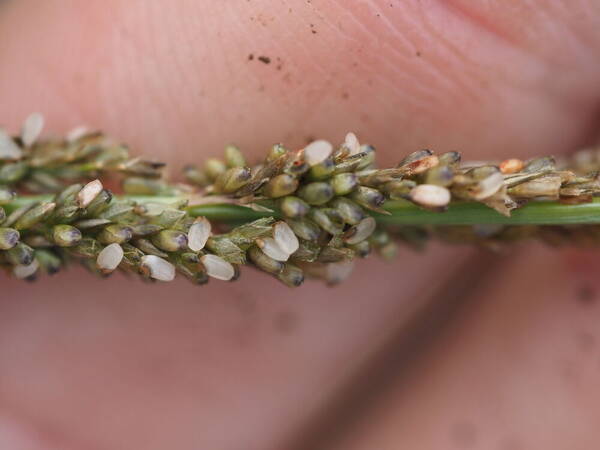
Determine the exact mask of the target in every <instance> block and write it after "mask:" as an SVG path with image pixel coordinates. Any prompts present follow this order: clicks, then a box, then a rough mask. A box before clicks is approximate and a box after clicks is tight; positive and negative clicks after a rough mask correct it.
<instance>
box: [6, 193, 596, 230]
mask: <svg viewBox="0 0 600 450" xmlns="http://www.w3.org/2000/svg"><path fill="white" fill-rule="evenodd" d="M119 198H121V199H129V200H133V201H136V202H139V203H143V202H160V203H175V202H177V201H178V200H181V198H180V197H175V196H173V197H169V196H120V197H119ZM51 199H52V196H51V195H36V196H20V197H18V198H16V199H15V200H14V201H13V202H11V203H10V204H8V205H5V209H6V210H7V211H8V212H10V211H12V210H14V209H16V208H19V207H21V206H24V205H26V204H28V203H31V202H39V201H49V200H51ZM385 209H386V210H387V211H388V212H390V215H384V214H378V213H373V216H375V218H376V219H377V221H378V222H379V223H381V224H384V225H476V224H505V225H577V224H580V225H585V224H600V198H595V199H594V200H593V201H592V202H591V203H581V204H579V205H564V204H561V203H556V202H546V201H532V202H529V203H528V204H526V205H525V206H523V207H521V208H519V209H517V210H515V211H513V212H512V215H511V217H505V216H503V215H501V214H499V213H498V212H496V211H494V210H493V209H491V208H489V207H487V206H485V205H482V204H480V203H474V202H473V203H471V202H464V203H455V204H452V205H451V206H450V207H449V208H448V210H447V211H446V212H443V213H438V212H431V211H426V210H423V209H421V208H419V207H417V206H415V205H413V204H412V203H410V202H407V201H402V200H398V201H388V202H387V203H386V204H385ZM188 212H189V213H190V214H191V215H192V216H205V217H206V218H208V219H211V220H216V221H223V222H244V221H249V220H255V219H258V218H261V217H268V216H278V215H279V214H278V212H277V211H274V212H273V213H270V212H263V211H254V210H252V209H250V208H247V207H244V206H238V205H232V204H216V203H215V204H204V205H195V206H190V207H188Z"/></svg>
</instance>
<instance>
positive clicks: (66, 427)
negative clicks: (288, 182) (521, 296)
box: [0, 0, 598, 450]
mask: <svg viewBox="0 0 600 450" xmlns="http://www.w3.org/2000/svg"><path fill="white" fill-rule="evenodd" d="M441 3H442V2H426V1H424V2H416V1H415V2H394V1H392V2H383V1H369V2H360V3H357V4H353V5H352V7H348V3H347V2H342V1H332V2H322V4H321V3H319V4H317V2H315V1H313V2H306V3H305V2H277V3H274V2H270V1H266V0H263V1H251V2H246V1H240V0H236V1H231V2H229V1H228V2H222V4H219V7H215V5H214V3H211V2H192V1H189V2H185V1H176V2H170V3H169V4H170V7H169V8H166V7H165V6H164V2H158V1H140V0H127V1H125V0H120V1H117V0H109V1H87V2H80V1H74V0H71V1H59V0H48V1H45V2H36V1H33V0H22V1H20V2H8V3H6V4H5V5H4V6H3V8H4V9H3V10H0V42H3V43H5V44H3V45H2V46H0V61H2V62H3V67H8V68H9V70H3V71H1V72H0V96H1V98H2V99H3V101H2V102H0V117H2V118H3V120H5V123H6V125H7V126H8V127H9V128H10V129H13V130H14V129H16V127H18V124H19V123H20V121H21V120H22V118H23V117H25V116H26V115H27V114H28V113H29V112H31V111H34V110H40V111H41V112H43V113H45V114H46V115H47V117H48V119H49V124H48V127H49V129H51V130H55V131H57V132H61V131H65V130H67V129H69V128H70V127H72V126H75V125H79V124H81V123H86V124H90V125H92V126H98V127H101V128H102V129H104V130H106V131H107V132H109V133H110V134H111V135H114V136H117V137H118V138H120V139H123V140H124V141H126V142H129V143H131V144H132V146H133V148H134V149H135V151H136V152H138V153H144V154H147V155H151V156H156V157H159V158H163V159H165V160H167V161H169V162H172V163H174V164H175V166H177V165H182V164H184V163H187V162H193V161H200V160H202V159H204V158H205V157H206V156H208V155H216V154H219V152H220V149H221V148H222V146H223V145H224V144H226V143H228V142H230V141H234V142H237V143H238V144H240V145H241V146H242V148H244V149H248V151H249V152H250V154H251V155H254V156H255V157H258V156H259V155H261V154H262V153H263V152H264V149H265V148H267V146H269V145H271V144H272V143H273V142H277V141H283V142H286V143H287V144H289V145H290V146H291V147H298V146H301V145H303V144H304V143H305V142H306V140H308V139H311V138H313V137H324V138H328V139H331V140H332V141H335V142H337V141H339V140H340V139H341V138H342V137H343V135H344V133H345V132H346V131H348V130H349V129H351V130H354V131H356V132H357V133H358V135H359V137H361V139H362V140H363V141H365V142H371V143H373V144H375V145H376V146H377V147H378V149H380V153H381V154H382V160H383V162H384V163H392V162H393V161H395V160H397V159H398V158H399V157H400V156H401V155H402V154H403V153H406V152H409V151H413V150H416V149H417V148H420V147H431V148H432V149H433V150H436V151H439V152H443V151H446V150H455V149H459V150H463V151H464V152H465V153H466V154H467V156H469V157H471V158H474V157H476V158H486V157H490V156H494V157H503V156H514V155H517V156H523V155H531V154H537V153H553V152H560V151H564V150H568V149H570V148H572V147H574V146H576V145H578V144H580V143H583V142H584V141H586V138H587V136H588V134H589V133H590V130H591V128H592V125H593V121H594V117H593V113H594V111H595V108H596V107H597V98H596V97H595V95H596V94H594V95H589V92H590V91H594V89H593V88H595V85H594V82H595V80H596V79H597V73H598V72H597V70H598V69H597V66H596V63H595V62H594V61H593V60H592V58H581V57H579V56H577V58H575V57H572V56H571V52H568V51H566V50H565V49H562V48H557V47H556V44H555V43H553V42H552V41H549V42H550V44H548V48H550V49H551V50H547V49H546V48H544V52H545V53H544V52H541V53H540V51H538V50H537V49H529V48H522V47H519V46H515V45H514V44H513V43H510V42H506V40H503V39H500V38H499V37H498V34H497V33H496V32H492V31H490V30H486V29H485V27H484V28H483V29H482V27H480V26H479V25H478V23H477V21H474V20H473V19H472V18H470V17H468V16H466V17H465V15H464V14H458V13H457V12H456V11H452V10H450V9H449V8H447V7H446V6H443V5H442V4H441ZM510 20H512V19H510V18H507V19H505V21H507V22H510ZM591 25H593V24H587V23H585V24H584V25H582V26H581V28H586V27H590V26H591ZM520 39H521V37H519V36H516V37H515V38H514V42H519V40H520ZM541 41H544V39H541ZM540 45H541V44H540ZM578 48H580V49H581V52H586V51H587V52H588V54H591V53H593V49H594V48H595V47H594V46H593V45H587V46H584V45H581V46H580V47H578ZM552 49H555V50H556V52H558V53H560V54H561V55H564V56H562V57H561V60H560V65H556V64H555V63H548V62H547V61H546V59H545V58H546V56H545V55H546V54H547V53H549V52H550V53H552ZM590 49H591V50H590ZM250 54H252V55H253V56H254V57H253V58H252V59H249V55H250ZM578 55H579V54H578ZM259 56H267V57H269V58H270V63H268V64H267V63H265V62H262V61H261V60H259V59H258V58H259ZM559 69H560V70H559ZM466 257H467V255H466V254H465V253H456V252H455V251H453V250H448V251H440V250H435V249H433V250H432V252H431V253H430V254H428V256H415V255H414V254H413V253H410V252H408V251H406V252H403V253H402V254H401V255H400V258H399V262H398V263H396V264H395V265H393V266H386V265H384V264H382V263H380V262H371V263H369V264H363V265H362V266H361V271H360V273H359V276H358V277H357V278H356V279H355V280H353V281H351V282H350V283H348V284H347V285H346V286H343V287H341V288H339V289H336V290H331V289H327V288H325V287H322V286H318V285H310V286H308V287H306V288H303V289H302V290H298V291H289V290H285V289H283V288H281V287H276V285H275V284H274V283H273V282H271V280H270V279H267V281H265V278H264V276H259V275H258V274H257V275H253V274H251V273H248V274H246V273H245V274H244V280H243V281H240V282H239V284H232V285H229V284H227V285H223V284H218V283H213V284H212V285H211V286H210V287H208V288H200V289H198V288H195V287H192V286H189V285H187V284H185V283H183V282H181V283H180V282H178V283H176V284H174V285H169V286H141V285H139V284H138V283H135V282H132V281H126V282H119V281H115V282H114V283H113V281H112V280H111V281H110V282H104V281H103V282H99V281H92V280H90V279H89V278H87V277H85V276H84V275H83V274H81V273H78V272H75V273H74V274H72V275H60V278H55V279H52V280H46V281H44V282H43V284H42V283H40V284H38V285H34V286H23V285H22V284H17V283H15V282H13V281H10V282H6V281H3V286H2V291H3V292H2V301H1V302H0V305H1V306H0V307H1V308H2V314H1V315H0V316H1V317H2V319H1V320H2V322H3V323H2V326H1V327H0V329H1V330H2V331H1V333H2V339H0V342H1V344H0V352H2V354H3V355H2V357H3V359H2V360H3V361H5V363H4V364H5V365H6V367H7V369H6V370H4V371H3V374H2V375H0V376H2V379H1V382H0V393H1V396H0V398H1V399H2V402H3V406H4V408H5V409H7V410H9V411H10V413H11V414H12V415H14V416H17V417H19V418H20V419H21V420H23V421H25V422H27V423H31V424H32V426H33V427H34V428H41V429H48V430H50V433H49V435H51V436H53V438H52V439H54V441H53V444H52V445H54V446H55V447H56V448H64V447H66V445H64V446H63V445H62V443H60V444H59V443H57V442H59V441H61V442H62V441H66V442H69V445H70V446H72V447H73V448H81V447H85V448H87V447H89V448H95V447H99V448H115V447H117V448H118V447H121V448H147V449H152V448H157V449H159V448H160V449H162V448H167V447H169V446H174V447H177V448H231V449H236V448H244V449H248V448H253V446H254V448H260V449H261V450H262V449H264V448H269V447H272V448H278V447H277V442H280V440H284V435H285V434H286V433H288V432H289V431H290V430H291V429H293V428H294V427H297V426H299V424H300V423H301V422H302V421H303V420H305V418H306V417H307V416H309V415H310V414H311V413H312V412H313V411H314V410H316V409H318V408H320V407H322V405H323V404H324V403H326V400H327V396H328V393H329V392H331V390H332V389H333V388H334V387H335V386H336V385H337V384H338V383H341V382H342V380H343V379H344V377H346V376H347V375H348V374H349V373H351V372H352V370H353V368H355V367H356V366H357V365H358V362H359V361H360V360H361V357H363V356H364V355H365V354H367V353H369V352H370V351H373V349H375V348H377V345H378V343H379V342H380V340H382V339H383V335H385V333H386V332H387V331H388V330H390V329H392V328H393V327H395V326H398V324H401V323H402V322H403V320H405V318H406V316H407V315H409V314H410V311H411V308H412V307H414V305H415V303H418V302H419V301H420V300H422V299H423V298H425V297H427V295H428V294H429V293H431V291H432V290H434V289H435V285H436V283H437V282H440V283H441V282H443V281H444V278H445V277H450V276H453V273H452V272H447V273H446V274H445V275H444V273H445V272H446V271H447V270H449V269H448V267H456V266H457V264H456V261H457V258H458V259H459V260H460V258H466ZM432 274H434V275H435V276H434V277H433V280H434V281H435V282H432ZM438 274H440V275H439V276H438ZM7 283H8V284H7ZM257 287H258V293H257V292H256V291H257ZM374 287H376V289H375V293H373V289H374ZM282 297H283V299H282ZM15 299H17V300H15ZM290 304H291V306H290ZM253 305H254V306H253ZM236 308H239V309H240V311H238V310H237V309H236ZM288 308H289V309H288ZM277 330H279V331H277ZM281 330H288V331H287V332H286V331H284V332H282V331H281ZM286 333H287V334H286ZM232 430H233V431H232Z"/></svg>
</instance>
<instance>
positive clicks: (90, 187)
mask: <svg viewBox="0 0 600 450" xmlns="http://www.w3.org/2000/svg"><path fill="white" fill-rule="evenodd" d="M102 189H103V187H102V183H101V182H100V180H94V181H90V182H89V183H88V184H86V185H85V186H84V187H83V188H82V189H81V191H79V194H77V198H76V202H77V206H79V207H80V208H87V207H88V206H89V204H90V203H92V201H93V200H94V199H95V198H96V196H97V195H98V194H99V193H100V192H102Z"/></svg>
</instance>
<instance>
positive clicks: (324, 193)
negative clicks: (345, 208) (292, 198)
mask: <svg viewBox="0 0 600 450" xmlns="http://www.w3.org/2000/svg"><path fill="white" fill-rule="evenodd" d="M298 196H299V197H300V198H301V199H302V200H304V201H305V202H306V203H308V204H309V205H323V204H325V203H327V202H328V201H329V200H331V199H332V198H333V196H334V192H333V188H332V187H331V185H330V184H329V183H325V182H323V181H317V182H314V183H309V184H306V185H304V186H302V187H301V188H300V189H299V190H298Z"/></svg>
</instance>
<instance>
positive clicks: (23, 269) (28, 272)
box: [13, 259, 40, 280]
mask: <svg viewBox="0 0 600 450" xmlns="http://www.w3.org/2000/svg"><path fill="white" fill-rule="evenodd" d="M39 267H40V265H39V264H38V262H37V261H36V260H35V259H34V260H33V261H31V263H29V264H27V265H23V264H19V265H17V266H15V267H14V268H13V274H14V276H15V277H17V278H19V279H21V280H24V279H26V278H30V277H32V276H33V275H35V273H36V272H37V270H38V269H39Z"/></svg>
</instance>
